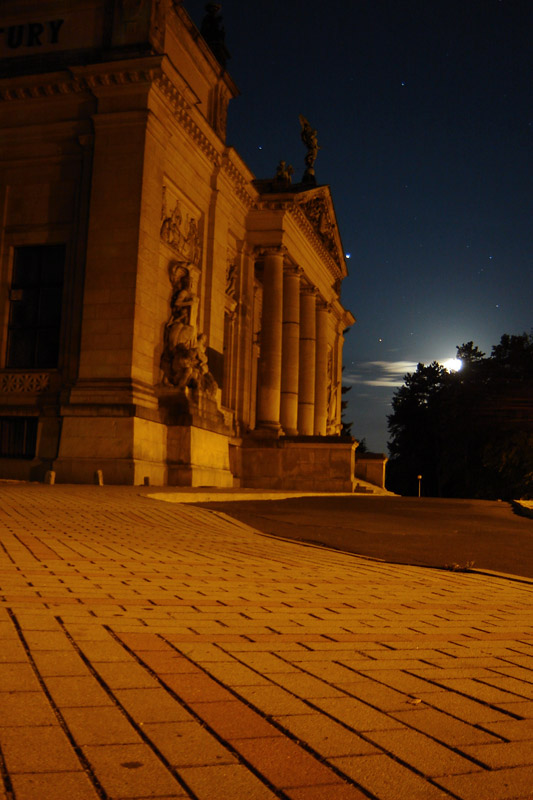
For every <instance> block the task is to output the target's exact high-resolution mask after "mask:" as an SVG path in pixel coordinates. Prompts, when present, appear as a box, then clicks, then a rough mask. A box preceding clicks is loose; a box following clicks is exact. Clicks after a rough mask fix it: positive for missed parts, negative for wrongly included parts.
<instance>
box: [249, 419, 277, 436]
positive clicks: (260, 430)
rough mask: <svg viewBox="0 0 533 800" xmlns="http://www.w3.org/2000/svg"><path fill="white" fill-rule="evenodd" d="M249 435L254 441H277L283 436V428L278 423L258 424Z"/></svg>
mask: <svg viewBox="0 0 533 800" xmlns="http://www.w3.org/2000/svg"><path fill="white" fill-rule="evenodd" d="M250 435H251V436H253V438H254V439H279V437H280V436H282V435H283V428H282V427H281V425H280V424H279V422H259V423H257V425H256V427H255V428H254V430H253V431H251V433H250Z"/></svg>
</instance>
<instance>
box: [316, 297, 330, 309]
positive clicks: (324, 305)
mask: <svg viewBox="0 0 533 800" xmlns="http://www.w3.org/2000/svg"><path fill="white" fill-rule="evenodd" d="M316 307H317V309H319V310H320V311H327V312H328V314H329V312H330V311H331V303H328V301H327V300H324V298H323V297H322V295H321V294H319V295H318V296H317V298H316Z"/></svg>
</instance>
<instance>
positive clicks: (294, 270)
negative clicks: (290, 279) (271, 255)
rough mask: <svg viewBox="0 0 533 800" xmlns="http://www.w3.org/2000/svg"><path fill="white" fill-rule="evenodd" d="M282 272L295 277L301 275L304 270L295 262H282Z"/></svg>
mask: <svg viewBox="0 0 533 800" xmlns="http://www.w3.org/2000/svg"><path fill="white" fill-rule="evenodd" d="M283 274H284V275H292V276H294V277H295V278H301V276H302V275H303V274H304V271H303V269H302V268H301V267H299V266H298V265H296V264H284V266H283Z"/></svg>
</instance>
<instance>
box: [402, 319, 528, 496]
mask: <svg viewBox="0 0 533 800" xmlns="http://www.w3.org/2000/svg"><path fill="white" fill-rule="evenodd" d="M457 357H458V358H459V359H460V360H461V362H462V369H461V370H460V371H458V372H448V371H447V370H446V369H444V367H442V366H441V365H439V364H437V363H436V362H433V363H432V364H429V365H428V366H425V365H423V364H419V365H418V367H417V370H416V372H414V373H409V374H407V375H406V376H405V378H404V380H405V383H404V385H403V386H401V387H400V388H399V389H398V391H397V392H396V393H395V395H394V397H393V400H392V412H393V413H392V414H391V415H390V416H389V418H388V425H389V432H390V434H391V440H390V442H389V451H390V460H389V465H388V477H387V485H388V487H389V488H391V489H392V490H393V491H396V492H399V493H400V494H412V495H413V494H416V492H417V490H418V482H417V476H418V475H422V478H423V480H422V485H423V488H424V492H423V493H424V494H426V495H433V496H443V497H486V498H512V497H526V496H533V402H532V398H533V336H531V335H528V334H526V333H524V334H522V335H520V336H514V335H508V334H505V335H504V336H502V338H501V340H500V343H499V344H498V345H496V346H495V347H493V348H492V353H491V355H490V356H489V357H486V356H485V354H484V353H483V352H481V350H479V349H478V348H477V347H476V346H475V345H474V343H473V342H467V343H466V344H463V345H461V346H460V347H458V348H457Z"/></svg>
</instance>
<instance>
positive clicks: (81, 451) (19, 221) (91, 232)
mask: <svg viewBox="0 0 533 800" xmlns="http://www.w3.org/2000/svg"><path fill="white" fill-rule="evenodd" d="M24 8H25V6H23V5H22V6H21V4H20V3H18V2H11V0H7V2H6V3H4V4H3V7H2V19H1V20H0V28H2V34H1V36H0V54H1V55H2V56H3V57H4V59H5V61H4V64H5V65H6V66H5V67H4V72H3V73H2V77H0V139H1V143H2V148H1V152H2V157H1V159H2V160H1V161H0V181H1V193H0V210H1V214H0V220H1V221H2V238H1V252H0V312H1V315H2V316H1V319H0V378H1V380H2V384H1V385H2V397H1V399H0V417H1V418H2V419H6V420H7V422H6V430H8V429H9V420H10V419H11V418H12V417H15V416H17V417H19V418H24V419H27V420H29V421H30V422H28V425H27V427H28V430H30V429H32V428H31V424H32V423H31V420H36V419H37V420H38V435H37V439H36V444H35V452H34V453H33V455H31V456H30V455H29V454H28V452H27V450H26V451H24V457H21V456H20V453H22V452H23V449H21V448H22V445H19V444H17V442H15V444H9V447H8V445H5V448H7V449H6V451H5V452H3V453H2V456H3V457H0V474H1V475H3V476H5V477H25V478H35V479H42V478H43V476H44V473H45V471H46V470H50V469H53V470H54V471H55V472H56V474H57V480H58V481H67V482H90V481H92V480H93V476H94V473H95V471H96V470H100V469H101V470H102V471H103V473H104V480H105V481H106V482H113V483H143V482H145V481H146V480H148V481H149V482H151V483H153V484H164V483H171V484H180V485H191V484H192V485H205V484H209V485H223V486H232V485H247V483H250V485H251V484H252V483H253V485H259V484H260V482H261V477H260V475H258V474H257V469H256V467H254V468H253V470H252V471H253V475H252V474H251V472H250V469H251V468H250V469H249V468H247V466H246V464H250V463H251V461H250V459H249V457H248V456H249V454H250V452H251V451H250V447H252V449H254V452H255V450H257V449H258V448H259V449H261V446H262V445H261V442H262V441H263V442H265V444H264V447H265V448H266V447H267V444H266V442H268V440H269V439H272V438H274V439H278V438H279V437H281V438H284V437H285V438H284V441H285V445H284V446H286V447H285V450H286V448H287V447H288V446H289V442H288V439H286V436H287V435H288V436H292V437H295V436H299V437H300V438H301V437H302V435H303V436H306V435H307V436H313V437H316V436H324V437H325V436H326V435H328V438H327V442H328V447H333V448H334V447H335V440H334V439H332V438H331V437H332V435H333V436H335V435H338V434H339V433H340V381H341V369H342V363H341V361H342V340H343V338H342V334H343V330H344V329H345V328H346V327H347V326H349V325H350V324H351V323H352V322H353V317H352V316H351V314H350V313H349V312H347V311H346V310H345V309H344V308H343V307H342V305H341V303H340V299H339V292H340V285H341V281H342V279H343V278H344V277H345V275H346V266H345V262H344V256H343V253H342V247H341V242H340V238H339V233H338V230H337V225H336V220H335V213H334V209H333V204H332V199H331V195H330V191H329V188H328V187H327V186H315V185H314V184H313V183H306V184H296V185H291V184H290V182H285V183H284V184H283V185H280V183H279V181H277V180H276V179H272V180H260V181H258V180H255V178H254V176H253V175H252V173H251V172H250V170H249V169H248V167H247V166H246V165H245V164H244V163H243V161H242V160H241V158H240V157H239V155H238V154H237V153H236V152H235V150H234V149H233V148H231V147H228V146H227V145H226V142H225V126H226V118H227V109H228V103H229V101H230V100H231V98H232V97H234V96H235V95H236V94H237V89H236V87H235V85H234V83H233V81H232V79H231V78H230V76H229V75H228V73H227V72H226V71H225V70H224V69H223V68H221V65H220V64H219V62H218V61H217V59H216V58H215V57H214V55H213V53H212V52H211V50H210V49H209V47H208V46H207V44H206V43H205V42H204V41H203V39H202V38H201V36H200V35H199V33H198V31H197V30H196V28H195V27H194V25H193V23H192V22H191V20H190V18H189V17H188V15H187V13H186V11H185V10H184V9H183V7H182V6H180V5H174V4H172V3H170V2H163V0H161V2H152V3H151V4H150V3H134V2H132V3H129V4H126V5H125V4H123V3H119V2H115V3H113V2H104V0H100V2H98V0H84V2H79V3H74V4H73V3H70V2H66V1H65V0H56V2H42V3H41V4H40V5H39V15H38V16H39V20H37V18H36V16H35V9H34V7H33V6H32V7H31V8H30V7H28V11H27V13H25V11H24ZM124 9H126V10H124ZM274 166H275V165H273V167H274ZM273 171H274V170H273ZM53 244H58V245H64V253H65V255H64V272H63V284H62V286H63V288H62V312H61V325H60V330H58V331H57V332H56V333H55V334H53V335H56V336H57V337H59V338H58V354H57V358H56V360H55V362H54V363H51V362H50V358H51V357H50V356H48V361H47V362H46V363H44V362H43V358H42V357H41V356H39V353H38V346H37V345H35V344H33V345H32V347H33V348H34V354H33V355H32V356H31V357H30V355H27V354H26V351H25V350H24V347H26V345H25V339H24V337H25V336H26V333H25V330H24V324H25V323H24V320H22V322H20V319H19V322H17V314H18V317H19V318H22V317H24V314H25V313H26V311H24V308H25V306H24V303H25V302H26V301H25V300H24V297H23V296H24V292H25V291H26V290H25V289H24V287H23V288H18V284H16V281H15V278H16V276H17V275H18V274H19V272H21V269H22V268H19V267H17V264H18V263H20V264H22V263H23V261H24V257H25V256H24V254H25V253H26V251H24V250H23V248H27V247H36V248H37V249H38V250H39V248H41V249H42V248H44V249H42V253H43V254H44V255H42V259H43V260H42V263H43V265H44V266H43V267H42V268H41V273H42V274H41V278H40V279H39V280H41V281H42V280H43V277H42V276H43V275H44V276H45V277H46V270H47V267H46V263H48V262H47V260H46V259H47V257H48V255H49V253H50V252H51V251H49V250H46V247H47V246H49V245H53ZM36 252H37V251H36ZM40 252H41V251H40V250H39V252H37V256H38V257H39V258H40V257H41V256H40V255H39V253H40ZM17 259H18V261H17ZM14 281H15V282H14ZM37 290H38V291H40V292H41V294H42V297H43V298H46V292H47V291H50V290H49V289H48V287H47V285H45V284H43V285H42V287H41V288H38V289H35V290H34V289H33V288H31V291H37ZM28 296H29V295H28ZM39 302H42V303H44V305H45V300H42V301H39ZM17 303H19V305H18V306H17V305H16V304H17ZM21 304H22V305H21ZM28 307H29V306H28ZM43 307H44V306H43ZM21 309H22V311H21ZM28 313H29V312H28ZM36 313H37V312H36ZM39 314H41V312H38V313H37V317H39ZM41 317H42V319H41ZM45 317H46V314H45V312H44V311H43V312H42V314H41V316H40V317H39V319H37V322H35V323H32V324H34V327H35V325H41V328H39V332H38V335H37V334H36V335H35V336H34V339H35V338H37V339H38V338H39V336H43V337H45V338H46V336H49V337H50V336H52V333H50V330H48V329H46V324H45V323H46V319H45ZM17 324H18V328H16V325H17ZM49 327H50V326H49ZM41 329H42V330H41ZM35 330H37V328H35ZM34 332H35V331H34ZM16 336H18V337H19V339H20V341H21V342H22V344H21V345H20V348H19V350H20V353H22V355H20V354H19V355H18V356H17V357H16V358H15V357H14V356H13V355H10V354H11V353H13V352H15V351H14V347H13V346H12V345H10V342H11V343H12V342H14V341H15V338H14V337H16ZM17 341H18V340H17ZM43 341H44V339H43ZM10 347H11V349H10ZM28 348H29V349H31V348H30V345H28ZM28 348H27V349H28ZM29 349H28V352H29ZM17 352H18V351H17ZM15 362H16V364H15ZM14 364H15V366H14ZM30 423H31V424H30ZM19 427H20V426H19ZM9 430H10V429H9ZM9 430H8V433H9ZM13 430H14V428H13ZM17 430H18V428H17ZM32 430H33V429H32ZM17 435H19V434H17ZM250 441H252V442H253V445H250ZM245 444H246V447H247V448H248V450H247V452H248V456H247V457H246V458H244V459H243V458H242V453H243V452H244V450H243V446H244V445H245ZM325 444H326V440H325V439H324V445H325ZM9 448H11V450H9ZM17 448H19V449H20V453H19V451H18V450H17ZM326 449H327V448H326ZM8 450H9V452H8ZM315 450H316V448H315ZM322 450H324V447H322ZM322 450H321V451H320V452H321V455H320V458H318V456H317V465H318V464H319V463H320V464H322V465H323V464H327V463H333V462H332V461H331V458H330V455H324V454H323V453H322ZM348 451H349V452H350V453H351V450H350V447H348ZM348 451H347V452H348ZM284 452H285V451H284ZM302 452H303V451H302ZM316 452H319V451H318V450H316ZM17 453H18V455H17ZM284 458H285V456H284ZM350 459H351V456H350V455H348V460H347V462H346V463H347V464H348V466H347V470H348V472H347V473H346V474H344V476H343V477H342V481H341V482H342V483H343V486H349V485H350V481H351V480H352V479H353V464H352V465H351V466H350V463H351V462H350ZM286 460H287V458H286ZM351 460H352V461H353V459H351ZM289 461H290V458H289V460H288V461H287V463H289ZM280 463H281V462H280ZM280 469H282V468H281V467H280ZM306 469H307V472H308V471H309V467H306ZM294 470H295V467H294V464H292V461H291V467H290V473H291V480H292V481H294V480H295V478H294ZM282 472H283V469H282ZM280 480H281V481H283V475H281V476H280ZM339 480H341V479H340V478H339Z"/></svg>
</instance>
